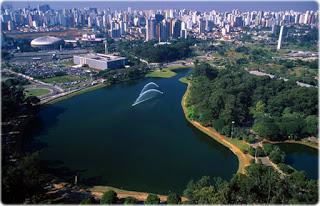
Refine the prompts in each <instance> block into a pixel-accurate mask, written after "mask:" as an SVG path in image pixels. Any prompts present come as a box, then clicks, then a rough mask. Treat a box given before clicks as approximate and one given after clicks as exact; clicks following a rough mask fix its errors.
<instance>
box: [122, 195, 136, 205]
mask: <svg viewBox="0 0 320 206" xmlns="http://www.w3.org/2000/svg"><path fill="white" fill-rule="evenodd" d="M137 203H138V200H137V199H136V198H134V197H126V198H125V200H124V204H125V205H133V204H137Z"/></svg>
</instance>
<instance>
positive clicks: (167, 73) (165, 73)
mask: <svg viewBox="0 0 320 206" xmlns="http://www.w3.org/2000/svg"><path fill="white" fill-rule="evenodd" d="M176 74H177V73H175V72H173V71H171V70H170V69H162V70H155V71H152V72H150V73H148V74H146V77H160V78H170V77H174V76H175V75H176Z"/></svg>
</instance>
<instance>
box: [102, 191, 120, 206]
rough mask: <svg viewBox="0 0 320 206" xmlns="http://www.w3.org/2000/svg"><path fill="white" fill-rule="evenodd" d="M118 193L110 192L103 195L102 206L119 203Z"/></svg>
mask: <svg viewBox="0 0 320 206" xmlns="http://www.w3.org/2000/svg"><path fill="white" fill-rule="evenodd" d="M117 200H118V198H117V193H116V192H115V191H113V190H108V191H106V192H105V193H103V195H102V198H101V200H100V203H101V204H115V203H117Z"/></svg>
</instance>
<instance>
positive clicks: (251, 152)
mask: <svg viewBox="0 0 320 206" xmlns="http://www.w3.org/2000/svg"><path fill="white" fill-rule="evenodd" d="M248 153H249V155H251V156H252V157H254V156H255V155H256V150H255V149H254V148H253V147H249V150H248Z"/></svg>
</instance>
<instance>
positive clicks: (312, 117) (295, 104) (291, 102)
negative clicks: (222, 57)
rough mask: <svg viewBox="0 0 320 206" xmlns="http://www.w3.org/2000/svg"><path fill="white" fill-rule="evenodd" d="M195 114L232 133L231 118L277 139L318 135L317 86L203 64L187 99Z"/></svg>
mask: <svg viewBox="0 0 320 206" xmlns="http://www.w3.org/2000/svg"><path fill="white" fill-rule="evenodd" d="M187 107H188V114H190V115H189V116H190V117H191V118H192V119H195V120H197V121H200V122H201V123H202V124H204V125H207V126H210V125H212V126H214V127H215V129H217V130H218V131H219V132H221V133H224V134H226V135H230V134H231V132H230V130H231V126H232V125H231V122H232V121H234V122H235V126H237V127H247V126H252V127H253V130H254V132H256V133H257V134H258V135H259V136H261V137H266V138H269V139H272V140H279V139H287V138H293V139H299V138H302V137H306V136H310V135H313V136H316V135H317V120H316V117H317V116H316V115H317V113H318V100H317V89H316V88H304V87H299V86H297V85H296V84H295V83H294V82H290V81H289V82H284V81H282V80H275V79H270V78H269V77H257V76H254V75H251V74H249V73H247V72H246V71H243V70H239V69H234V68H232V67H231V68H228V69H223V70H221V69H220V70H218V69H217V68H214V67H212V66H210V65H208V64H205V63H200V64H197V65H196V67H195V69H194V71H193V72H192V86H191V88H190V95H189V96H188V99H187Z"/></svg>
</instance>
